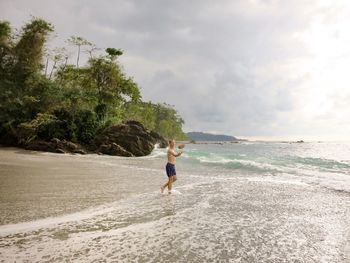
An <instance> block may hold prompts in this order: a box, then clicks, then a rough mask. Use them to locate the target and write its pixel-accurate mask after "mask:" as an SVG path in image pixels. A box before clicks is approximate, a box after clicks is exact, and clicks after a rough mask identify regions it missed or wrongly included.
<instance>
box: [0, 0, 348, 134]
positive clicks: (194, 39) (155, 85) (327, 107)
mask: <svg viewBox="0 0 350 263" xmlns="http://www.w3.org/2000/svg"><path fill="white" fill-rule="evenodd" d="M349 7H350V6H349V4H348V3H347V1H345V0H344V1H319V0H315V1H304V0H293V1H273V0H260V1H259V0H241V1H238V0H237V1H229V0H227V1H225V0H221V1H210V0H201V1H199V0H198V1H185V0H177V1H164V0H143V1H141V0H139V1H136V0H119V1H116V0H113V1H112V0H111V1H90V0H77V1H67V0H63V1H48V0H46V1H44V0H32V1H25V0H22V1H18V0H1V2H0V18H1V19H5V20H9V21H10V22H11V23H12V24H13V25H14V26H15V27H20V26H22V25H23V23H24V22H26V21H27V20H28V19H29V18H30V15H34V16H40V17H43V18H45V19H47V20H49V21H50V22H52V23H53V24H54V25H55V27H56V34H57V35H58V36H57V38H56V39H54V40H52V42H53V43H54V44H56V43H57V44H58V45H60V44H62V43H63V41H64V40H65V39H67V38H68V37H69V36H71V35H80V36H83V37H85V38H87V39H88V40H90V41H91V42H93V43H95V44H96V45H97V46H99V47H103V48H105V47H116V48H122V49H123V50H124V55H123V56H122V58H121V61H122V63H123V65H124V67H125V70H126V72H127V73H128V74H129V75H132V76H134V79H135V80H136V82H137V83H139V85H140V87H141V90H142V94H143V98H144V99H145V100H152V101H155V102H166V103H169V104H171V105H174V106H175V107H176V108H177V109H178V111H179V112H180V114H181V115H182V116H183V118H184V120H185V122H186V123H185V129H186V130H187V131H207V132H215V133H225V134H231V135H237V136H260V137H262V136H264V137H271V138H272V137H280V138H286V137H289V138H297V137H298V136H299V137H303V138H314V139H350V123H349V117H350V106H349V105H350V104H349V102H350V85H349V83H350V74H349V73H348V72H349V70H350V57H349V56H350V31H349V28H350V19H349V17H350V12H349V10H350V8H349Z"/></svg>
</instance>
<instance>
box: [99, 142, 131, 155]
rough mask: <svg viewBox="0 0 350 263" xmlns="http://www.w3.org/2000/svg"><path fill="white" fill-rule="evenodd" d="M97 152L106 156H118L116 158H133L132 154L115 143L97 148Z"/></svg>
mask: <svg viewBox="0 0 350 263" xmlns="http://www.w3.org/2000/svg"><path fill="white" fill-rule="evenodd" d="M98 152H99V153H104V154H108V155H118V156H125V157H132V156H134V155H133V154H132V153H130V152H128V151H127V150H125V149H124V148H123V147H122V146H120V145H118V144H116V143H111V144H108V145H105V144H103V145H101V146H100V147H99V148H98Z"/></svg>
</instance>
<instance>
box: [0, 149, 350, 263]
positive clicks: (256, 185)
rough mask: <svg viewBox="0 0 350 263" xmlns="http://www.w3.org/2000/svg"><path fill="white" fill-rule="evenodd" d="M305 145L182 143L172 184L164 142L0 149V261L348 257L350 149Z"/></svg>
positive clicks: (313, 259) (339, 259)
mask: <svg viewBox="0 0 350 263" xmlns="http://www.w3.org/2000/svg"><path fill="white" fill-rule="evenodd" d="M315 145H316V144H315ZM315 145H306V144H305V145H289V144H288V145H285V144H281V145H279V144H255V145H251V144H240V145H236V144H234V145H230V144H227V145H188V146H187V147H186V154H185V156H184V158H182V159H179V160H178V165H177V168H178V178H179V180H178V182H176V186H175V191H174V193H173V194H172V195H167V194H160V193H159V190H158V189H159V186H160V185H161V183H163V182H164V180H165V179H166V177H165V175H164V171H163V166H164V155H165V153H164V151H163V150H155V151H154V153H153V154H152V155H151V156H149V157H143V158H116V157H108V156H97V155H88V156H78V155H75V156H69V155H56V154H45V153H31V154H28V153H27V152H22V151H19V152H17V151H16V150H0V179H1V181H0V182H1V184H0V187H1V189H0V190H1V191H0V197H1V198H0V201H1V202H0V204H1V206H0V209H1V214H3V213H5V214H6V216H2V217H1V218H2V219H1V220H2V221H1V224H2V225H1V226H0V261H1V262H13V261H15V260H16V261H18V262H25V261H27V262H35V261H38V262H39V261H40V262H62V261H74V262H93V261H96V262H101V261H102V262H103V261H106V262H113V261H114V262H349V260H350V257H349V255H350V245H349V244H350V228H349V226H350V193H349V192H348V190H349V189H348V188H347V187H348V184H349V179H348V178H349V176H350V175H349V170H348V169H347V167H348V166H347V165H349V160H348V159H347V158H348V157H349V156H350V155H347V154H344V151H345V150H343V153H342V154H339V153H338V152H337V151H336V150H335V151H334V152H335V153H334V154H331V153H330V152H331V150H328V152H326V149H332V147H331V146H329V145H328V147H324V148H322V149H325V150H324V152H323V153H322V151H321V150H320V148H317V147H319V145H316V146H315ZM323 146H324V145H320V147H323ZM280 147H282V148H280ZM298 147H299V148H298ZM303 147H304V148H303ZM315 148H316V149H315ZM334 148H335V149H336V148H338V149H339V147H334ZM278 149H280V150H279V151H278ZM282 149H283V150H282ZM345 149H348V148H346V147H345ZM308 151H309V152H308ZM310 155H311V156H313V157H311V156H310ZM12 176H14V177H15V178H16V180H15V181H16V182H15V183H14V182H13V180H11V178H12ZM60 176H62V177H60ZM4 178H5V179H6V180H4ZM28 184H29V185H30V187H27V185H28ZM13 189H14V191H13V193H12V195H11V194H10V193H11V192H12V190H13ZM61 189H63V190H61ZM9 194H10V195H9ZM8 195H9V196H8ZM42 198H43V199H42ZM38 202H39V203H40V205H38ZM11 208H12V209H14V211H15V213H10V212H9V211H11Z"/></svg>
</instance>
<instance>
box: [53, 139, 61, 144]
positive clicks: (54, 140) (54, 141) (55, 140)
mask: <svg viewBox="0 0 350 263" xmlns="http://www.w3.org/2000/svg"><path fill="white" fill-rule="evenodd" d="M51 142H53V143H55V144H58V143H60V142H61V141H60V139H57V138H53V139H51Z"/></svg>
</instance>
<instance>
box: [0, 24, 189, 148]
mask: <svg viewBox="0 0 350 263" xmlns="http://www.w3.org/2000/svg"><path fill="white" fill-rule="evenodd" d="M51 32H53V26H52V25H51V24H50V23H48V22H46V21H45V20H42V19H40V18H33V19H32V20H31V21H29V22H28V23H26V24H25V25H24V26H23V28H22V29H21V31H19V33H18V34H17V35H14V34H12V30H11V27H10V24H9V23H8V22H6V21H0V141H3V140H4V138H5V139H7V138H17V140H18V141H19V143H26V142H28V141H30V140H32V139H35V138H39V139H43V140H50V139H52V138H58V139H66V140H71V141H74V142H79V143H83V144H90V143H91V142H92V140H93V139H94V137H95V135H96V133H97V132H99V131H100V130H102V129H104V128H106V127H108V126H110V125H113V124H116V123H120V122H123V121H126V120H137V121H140V122H141V123H143V124H144V126H145V127H146V128H148V129H150V130H154V131H156V132H159V133H160V134H162V135H163V136H165V137H167V138H177V139H183V138H184V137H185V135H184V133H183V132H182V125H183V123H184V122H183V120H182V119H181V117H180V116H178V114H177V111H176V110H175V109H174V108H173V107H171V106H169V105H166V104H153V103H151V102H147V103H146V102H143V101H142V100H141V94H140V89H139V87H138V85H137V84H136V83H135V81H134V80H133V79H132V78H130V77H128V76H127V75H126V74H125V73H124V71H123V69H122V66H121V65H120V64H119V62H118V60H117V58H118V57H119V56H121V55H122V54H123V51H122V50H121V49H116V48H107V49H106V54H105V55H101V56H98V57H95V56H93V55H92V52H93V51H94V50H98V48H97V47H96V46H95V45H93V44H92V43H90V42H89V41H87V40H86V39H84V38H82V37H78V36H73V37H71V38H70V39H69V40H68V42H69V43H71V44H73V45H75V46H76V47H77V49H78V54H77V63H76V65H70V64H68V63H67V62H68V55H67V52H66V50H65V49H64V48H56V49H53V50H52V51H48V50H47V48H46V42H47V39H48V37H49V35H50V33H51ZM86 47H87V48H88V49H87V50H84V48H86ZM81 51H84V52H88V53H89V54H90V59H89V61H88V63H87V64H86V65H84V66H82V67H79V57H80V52H81ZM44 56H45V57H44ZM44 58H45V59H44ZM44 60H45V62H46V63H45V64H46V65H45V67H44V65H43V62H44ZM49 61H50V62H51V64H50V63H48V62H49ZM49 65H51V68H50V69H49V68H48V66H49Z"/></svg>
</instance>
